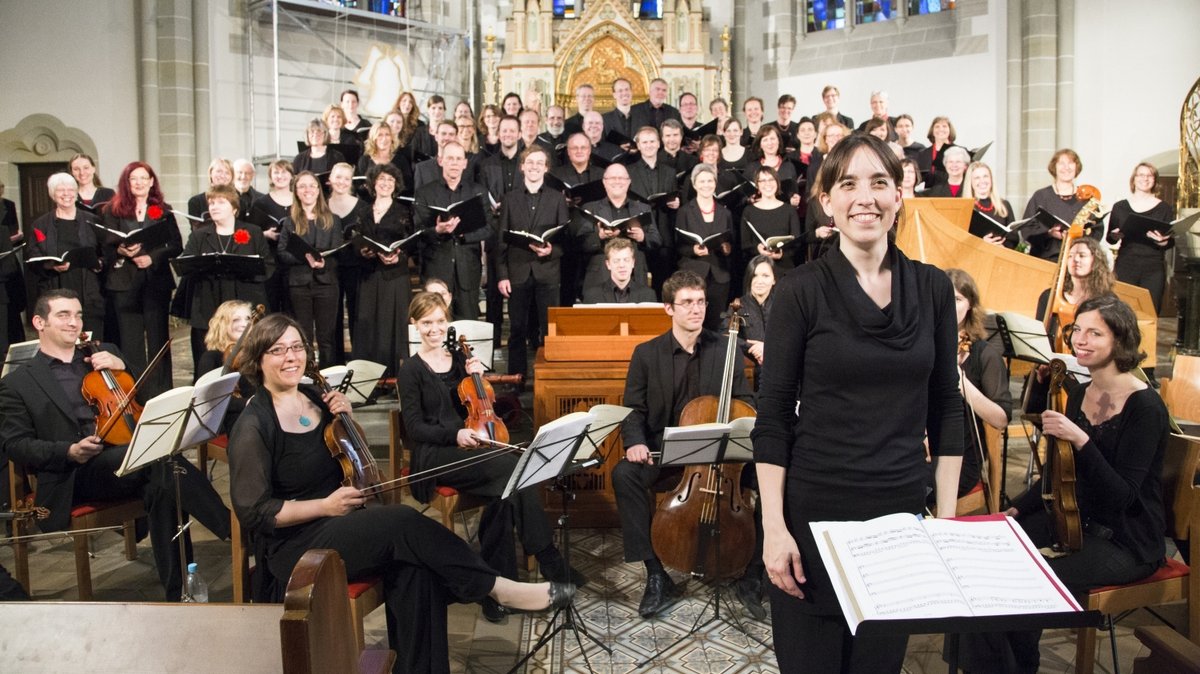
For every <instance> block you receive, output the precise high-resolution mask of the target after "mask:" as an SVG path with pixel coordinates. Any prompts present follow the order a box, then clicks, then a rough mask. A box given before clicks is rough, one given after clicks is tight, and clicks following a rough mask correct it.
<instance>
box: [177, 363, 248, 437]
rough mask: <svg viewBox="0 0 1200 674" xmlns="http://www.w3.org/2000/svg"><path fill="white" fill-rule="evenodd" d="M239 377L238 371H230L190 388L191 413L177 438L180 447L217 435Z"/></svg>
mask: <svg viewBox="0 0 1200 674" xmlns="http://www.w3.org/2000/svg"><path fill="white" fill-rule="evenodd" d="M241 378H242V375H241V374H240V373H238V372H230V373H229V374H227V375H224V376H221V377H218V378H217V379H215V380H214V381H212V382H210V383H208V384H204V385H198V386H196V387H194V388H193V389H192V395H191V401H192V403H193V408H192V409H193V414H191V415H189V416H188V423H187V428H186V429H184V431H183V435H182V436H181V437H180V439H179V446H180V447H190V446H192V445H197V444H200V443H201V442H207V441H209V440H211V439H213V438H214V437H216V436H217V435H218V433H219V431H220V428H221V421H222V420H223V419H224V418H225V411H226V410H227V409H229V396H231V395H233V390H234V389H235V388H236V387H237V383H238V380H239V379H241Z"/></svg>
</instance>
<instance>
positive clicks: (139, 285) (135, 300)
mask: <svg viewBox="0 0 1200 674" xmlns="http://www.w3.org/2000/svg"><path fill="white" fill-rule="evenodd" d="M160 223H165V224H166V230H165V231H166V232H167V234H166V236H165V237H162V239H161V240H160V241H158V242H154V243H153V244H146V245H143V244H133V245H125V244H124V243H122V240H121V238H120V237H118V236H116V235H114V234H108V235H105V240H104V241H103V249H104V264H105V267H106V268H107V269H108V274H106V276H105V288H106V289H107V290H108V301H109V302H110V303H111V305H112V308H113V313H115V314H116V317H117V326H118V328H117V336H118V338H119V342H118V344H119V345H120V347H121V352H122V353H124V354H125V362H126V363H128V364H129V365H130V367H131V368H132V369H133V370H134V371H135V372H144V371H145V369H146V364H147V363H149V362H150V360H151V359H153V358H154V355H155V354H157V353H158V351H159V349H161V348H162V346H163V344H166V343H167V338H168V337H170V323H169V313H170V309H171V291H172V290H174V289H175V276H174V275H173V274H172V273H171V267H170V260H171V258H173V257H176V256H178V255H179V253H180V251H182V250H183V238H182V237H181V236H180V235H179V227H178V226H177V225H176V224H175V216H174V215H173V214H172V212H171V207H170V206H169V205H168V204H167V203H166V202H164V201H163V193H162V189H161V188H160V187H159V185H158V176H156V175H155V174H154V169H153V168H151V167H150V165H149V164H146V163H144V162H140V161H135V162H133V163H131V164H129V165H128V166H126V167H125V169H124V170H122V171H121V178H120V180H119V181H118V182H117V195H116V196H115V197H113V199H112V201H110V202H108V205H107V206H106V207H105V208H104V226H105V227H107V228H109V229H111V230H114V231H118V232H132V231H134V230H137V229H142V228H145V227H153V226H155V225H158V224H160ZM170 388H171V355H170V353H169V352H168V354H167V355H166V356H164V357H163V360H162V362H160V363H159V364H158V367H157V368H155V370H154V371H153V372H151V373H149V374H148V375H147V380H146V383H145V385H144V387H143V389H144V391H145V396H146V398H147V399H148V398H153V397H154V396H156V395H158V394H159V393H162V392H164V391H167V390H168V389H170Z"/></svg>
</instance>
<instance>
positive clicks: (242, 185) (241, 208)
mask: <svg viewBox="0 0 1200 674" xmlns="http://www.w3.org/2000/svg"><path fill="white" fill-rule="evenodd" d="M255 173H256V171H255V169H254V164H253V163H251V162H250V160H249V159H241V158H238V159H234V160H233V189H235V190H237V193H238V220H245V221H246V222H251V220H250V214H251V213H252V212H253V209H254V202H255V201H258V198H259V197H261V196H262V192H259V191H258V190H256V189H254V176H255Z"/></svg>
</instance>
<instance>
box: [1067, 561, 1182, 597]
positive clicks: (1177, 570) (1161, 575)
mask: <svg viewBox="0 0 1200 674" xmlns="http://www.w3.org/2000/svg"><path fill="white" fill-rule="evenodd" d="M1186 575H1188V565H1187V564H1184V563H1183V562H1181V561H1178V560H1175V559H1169V558H1168V559H1167V563H1166V565H1164V566H1160V567H1158V571H1155V572H1154V573H1152V574H1150V575H1149V576H1147V577H1145V578H1143V579H1141V580H1139V581H1137V582H1134V583H1129V584H1127V585H1108V586H1106V587H1098V588H1095V589H1094V590H1091V591H1090V592H1088V594H1097V593H1099V592H1110V591H1112V590H1119V589H1121V588H1123V587H1133V586H1135V585H1144V584H1146V583H1161V582H1162V581H1164V580H1171V579H1173V578H1182V577H1184V576H1186Z"/></svg>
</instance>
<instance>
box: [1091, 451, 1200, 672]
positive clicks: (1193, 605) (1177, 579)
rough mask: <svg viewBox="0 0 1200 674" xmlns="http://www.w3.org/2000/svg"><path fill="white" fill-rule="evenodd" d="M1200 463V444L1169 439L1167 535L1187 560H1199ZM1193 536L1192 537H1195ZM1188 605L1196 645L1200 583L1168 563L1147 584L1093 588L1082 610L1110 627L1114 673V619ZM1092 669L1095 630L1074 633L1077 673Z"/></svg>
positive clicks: (1198, 639)
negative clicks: (1199, 478)
mask: <svg viewBox="0 0 1200 674" xmlns="http://www.w3.org/2000/svg"><path fill="white" fill-rule="evenodd" d="M1198 462H1200V439H1197V438H1190V437H1187V436H1180V435H1172V436H1171V438H1170V440H1169V442H1168V443H1167V452H1166V456H1165V457H1164V459H1163V499H1164V501H1166V510H1167V534H1168V535H1170V536H1173V537H1174V538H1175V539H1176V540H1183V539H1186V540H1187V545H1188V551H1189V553H1190V556H1189V557H1188V559H1200V527H1197V524H1200V522H1198V519H1197V518H1200V507H1198V504H1197V495H1198V493H1200V488H1198V487H1197V485H1196V484H1195V479H1194V476H1195V475H1196V467H1197V463H1198ZM1193 532H1195V533H1193ZM1181 600H1182V601H1186V602H1187V614H1188V639H1190V640H1191V641H1192V643H1194V644H1200V578H1192V576H1191V573H1190V571H1189V569H1188V566H1187V565H1186V564H1184V563H1183V562H1180V561H1177V560H1174V559H1167V563H1166V565H1165V566H1163V567H1162V568H1160V569H1159V570H1158V571H1156V572H1155V573H1154V574H1153V575H1151V576H1150V577H1149V578H1145V579H1143V580H1140V581H1138V582H1136V583H1130V584H1128V585H1111V586H1108V587H1101V588H1096V589H1094V590H1092V591H1091V592H1089V593H1088V596H1087V600H1086V602H1084V608H1086V609H1088V610H1096V611H1101V612H1102V613H1104V614H1105V617H1106V619H1107V621H1108V623H1109V638H1110V640H1111V643H1112V652H1113V667H1114V669H1115V668H1116V666H1117V642H1116V634H1115V626H1114V623H1115V620H1114V618H1113V616H1114V615H1117V616H1119V615H1120V614H1122V613H1125V612H1128V611H1133V610H1135V609H1139V608H1149V607H1152V606H1157V605H1159V604H1165V603H1168V602H1174V601H1181ZM1095 664H1096V630H1095V629H1094V628H1090V627H1089V628H1085V629H1080V630H1079V631H1078V635H1077V637H1076V641H1075V671H1076V672H1077V674H1085V673H1088V672H1091V671H1092V669H1093V668H1094V667H1095Z"/></svg>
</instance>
